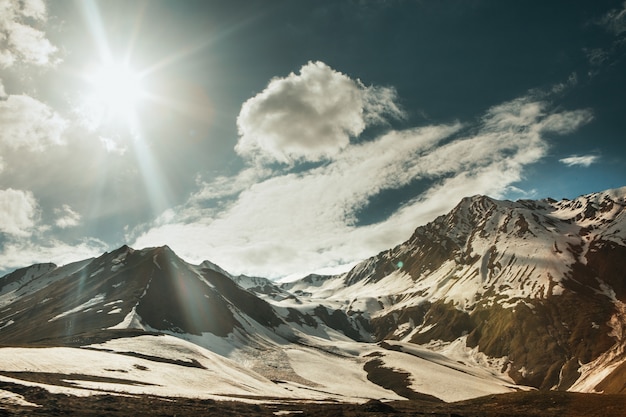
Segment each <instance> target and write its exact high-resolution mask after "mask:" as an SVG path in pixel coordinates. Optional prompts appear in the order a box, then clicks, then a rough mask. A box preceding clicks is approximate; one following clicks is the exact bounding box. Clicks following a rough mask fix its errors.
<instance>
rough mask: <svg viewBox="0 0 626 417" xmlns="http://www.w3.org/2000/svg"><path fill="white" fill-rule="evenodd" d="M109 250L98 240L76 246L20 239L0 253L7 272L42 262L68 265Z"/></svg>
mask: <svg viewBox="0 0 626 417" xmlns="http://www.w3.org/2000/svg"><path fill="white" fill-rule="evenodd" d="M108 249H109V248H108V246H107V245H106V244H105V243H104V242H102V241H100V240H98V239H84V240H81V241H80V242H77V243H76V244H68V243H65V242H61V241H58V240H55V239H47V240H46V242H45V243H42V242H33V241H30V240H26V239H18V240H16V241H12V242H9V243H7V244H5V245H4V246H3V248H2V251H1V252H0V265H2V268H4V269H5V270H10V269H13V268H21V267H24V266H26V265H32V264H34V263H41V262H53V263H55V264H57V265H66V264H68V263H71V262H76V261H80V260H83V259H88V258H91V257H95V256H100V255H102V253H103V252H104V251H106V250H108Z"/></svg>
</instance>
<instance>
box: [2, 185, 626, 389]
mask: <svg viewBox="0 0 626 417" xmlns="http://www.w3.org/2000/svg"><path fill="white" fill-rule="evenodd" d="M625 207H626V187H622V188H619V189H615V190H607V191H605V192H600V193H593V194H588V195H585V196H580V197H578V198H577V199H574V200H561V201H556V200H552V199H544V200H537V201H533V200H518V201H516V202H512V201H499V200H495V199H492V198H489V197H486V196H473V197H466V198H463V199H462V200H461V201H460V202H459V204H458V205H457V206H456V207H455V208H453V209H452V210H451V211H450V212H449V213H447V214H444V215H442V216H439V217H437V218H436V219H435V220H433V221H432V222H430V223H428V224H426V225H423V226H420V227H418V228H416V229H415V231H414V233H413V234H412V236H411V237H410V238H409V239H408V240H407V241H406V242H404V243H402V244H400V245H397V246H396V247H394V248H391V249H388V250H386V251H382V252H381V253H379V254H378V255H375V256H372V257H370V258H368V259H366V260H364V261H362V262H361V263H359V264H357V265H356V266H355V267H354V268H352V269H351V270H350V271H348V272H346V273H344V274H340V275H335V276H321V275H314V274H313V275H309V276H307V277H304V278H302V279H300V280H297V281H294V282H290V283H283V284H279V283H277V282H273V281H271V280H268V279H265V278H261V277H247V276H233V275H231V274H229V273H228V272H227V271H225V270H223V269H222V268H221V267H219V266H218V265H216V264H214V263H212V262H210V261H205V262H203V263H201V264H199V265H192V264H189V263H187V262H185V261H184V260H182V259H181V258H179V257H178V256H177V255H176V254H175V253H174V251H172V250H171V248H169V247H168V246H161V247H155V248H145V249H139V250H136V249H133V248H130V247H128V246H127V245H123V246H122V247H120V248H118V249H116V250H114V251H111V252H106V253H104V254H103V255H101V256H99V257H96V258H90V259H87V260H84V261H79V262H75V263H72V264H68V265H65V266H56V265H54V264H38V265H33V266H31V267H27V268H22V269H19V270H16V271H14V272H12V273H10V274H7V275H5V276H4V277H2V278H0V345H1V346H7V347H8V346H11V347H14V346H26V347H28V346H50V347H54V346H69V347H76V348H79V349H85V348H89V349H100V348H99V347H97V346H101V345H103V344H104V345H111V344H112V343H114V341H115V340H119V341H120V343H122V341H125V342H124V343H129V344H132V343H135V342H132V343H131V341H137V343H138V341H139V340H145V339H141V337H142V335H143V336H155V335H167V336H168V337H174V339H175V340H184V341H185V342H190V343H193V344H194V345H196V346H198V349H208V351H209V352H212V353H206V354H205V356H207V357H208V356H210V355H212V354H218V355H220V356H223V357H225V358H231V359H234V360H236V361H239V362H241V361H243V363H248V364H249V366H248V369H249V371H250V372H252V373H251V374H250V375H251V376H253V378H256V379H257V380H263V381H264V382H263V383H262V384H261V385H259V386H258V387H257V388H255V389H254V390H252V391H251V392H270V391H271V392H272V393H273V394H272V395H276V389H275V387H274V388H271V389H270V388H268V387H270V386H272V383H271V382H268V379H269V380H276V381H278V380H281V381H288V382H286V384H287V385H285V387H288V388H289V389H288V390H287V391H289V390H291V391H289V395H292V394H293V395H295V394H294V392H297V393H298V395H303V396H305V397H306V396H310V395H313V394H312V391H310V390H309V389H308V388H306V389H304V388H302V387H306V386H309V385H310V384H313V385H311V386H317V385H319V386H325V387H326V388H325V389H326V390H327V391H328V392H333V393H334V394H333V395H339V396H341V395H347V394H346V392H347V388H346V387H342V386H341V385H340V382H339V381H336V382H335V383H334V385H332V386H330V385H329V382H328V381H327V379H328V377H326V378H321V379H320V377H319V375H318V374H316V373H313V372H312V370H311V369H308V368H305V367H303V365H302V363H312V362H311V361H312V360H314V358H317V359H316V360H322V359H323V360H324V361H326V362H327V363H328V364H334V367H335V368H336V369H344V368H342V367H345V371H342V372H345V374H344V375H346V378H348V376H347V375H356V374H354V372H356V370H357V369H358V372H357V374H358V375H361V376H360V377H358V378H357V379H356V380H354V384H355V385H354V386H359V387H361V388H362V389H363V390H365V391H366V392H370V393H372V395H374V394H373V393H374V392H378V394H376V395H381V392H383V391H384V392H387V395H388V396H389V398H393V397H394V395H395V396H397V395H400V396H403V395H408V394H406V393H407V392H409V391H411V390H412V391H416V392H419V393H421V394H428V395H433V396H435V397H438V398H442V399H445V400H449V399H453V398H472V396H475V395H477V393H482V394H485V393H490V392H502V391H501V390H512V389H520V388H514V387H522V386H528V387H534V388H537V389H543V390H548V389H556V390H575V391H584V392H593V391H604V392H622V393H626V365H624V364H626V353H625V351H626V304H625V303H626V280H625V279H624V273H625V272H626V256H624V255H626V214H624V213H625V211H626V210H624V208H625ZM150 340H151V341H153V342H154V343H157V344H158V343H162V342H159V340H161V341H162V340H164V339H158V338H156V339H150ZM168 340H170V339H168ZM171 343H178V342H171ZM133 346H141V347H140V348H137V347H135V348H133V349H144V350H145V349H147V348H146V345H145V343H144V342H142V343H141V344H139V345H137V344H135V345H133ZM176 349H182V347H180V348H176ZM185 349H187V348H185ZM148 350H149V349H148ZM135 353H136V355H139V357H148V358H150V357H155V354H154V353H150V354H148V353H140V352H139V353H137V352H135ZM333 358H334V359H333ZM372 358H374V359H372ZM194 360H197V361H200V359H194ZM303 361H304V362H303ZM334 361H339V362H334ZM226 363H228V362H226ZM364 363H365V364H369V365H368V366H367V367H364V365H363V364H364ZM418 364H419V365H418ZM455 364H456V365H455ZM16 366H17V365H16ZM42 366H43V365H42ZM46 366H47V365H46ZM142 366H146V365H142ZM223 366H226V367H228V366H231V365H227V364H226V365H223ZM233 366H234V365H233ZM329 366H330V365H329ZM433 366H435V367H436V368H433V369H437V372H439V373H437V372H433V373H432V375H429V376H425V375H424V373H423V369H430V368H428V367H433ZM444 368H445V369H447V370H446V371H444ZM237 369H239V368H237ZM325 369H326V368H325ZM376 369H388V370H394V369H395V370H396V371H385V372H392V373H393V372H399V371H398V370H402V369H404V370H405V371H406V372H407V375H409V377H408V379H404V377H402V378H400V376H398V378H400V379H401V380H403V381H404V382H403V384H406V387H407V389H408V390H409V391H407V390H406V389H401V390H399V391H396V392H395V393H394V390H393V389H392V390H389V389H388V388H384V389H383V388H381V387H380V386H378V385H376V384H377V383H376V382H372V380H373V381H378V380H377V379H376V377H375V376H373V375H375V374H376V372H378V371H376ZM451 370H453V371H451ZM94 372H95V371H94ZM99 372H102V373H104V374H106V373H107V372H110V371H107V370H106V369H105V368H103V369H102V370H100V371H99ZM233 372H235V373H237V375H239V373H240V370H237V371H233ZM329 372H332V371H330V368H329ZM448 372H452V374H448ZM444 374H445V375H448V377H447V378H448V379H449V378H453V381H452V382H450V381H449V382H447V383H448V384H452V385H454V386H456V387H457V389H458V390H459V392H462V393H463V394H459V395H465V396H461V397H454V396H452V397H451V396H450V395H451V394H450V393H449V392H448V391H446V390H442V388H441V387H439V386H436V384H435V383H434V382H433V381H435V380H437V378H439V377H438V376H437V375H444ZM398 375H400V374H398ZM463 375H465V376H463ZM468 375H469V376H468ZM365 376H367V378H366V377H365ZM0 377H1V375H0ZM242 378H243V377H242ZM245 378H248V377H245ZM259 378H261V379H259ZM349 378H353V377H349ZM370 378H372V380H370ZM424 378H426V380H427V381H429V382H428V383H419V381H421V380H423V379H424ZM429 378H430V379H429ZM464 378H470V379H469V380H467V379H464ZM463 381H464V382H463ZM479 381H482V382H479ZM462 383H465V384H466V385H467V386H468V387H474V388H471V389H468V388H467V387H465V388H461V387H460V386H459V384H462ZM268 384H269V385H268ZM293 384H296V385H297V384H300V385H297V386H296V385H293ZM302 384H304V385H302ZM439 384H441V382H439ZM444 385H445V384H444ZM376 387H377V388H376ZM229 389H230V388H229ZM285 389H286V388H285ZM303 389H304V391H303ZM381 389H383V391H380V390H381ZM268 390H269V391H268ZM385 390H387V391H385ZM287 391H281V390H278V392H283V393H284V394H285V395H287ZM350 392H351V394H350V395H355V394H354V392H352V391H350ZM342 393H343V394H342ZM398 393H401V394H398ZM315 395H317V394H315Z"/></svg>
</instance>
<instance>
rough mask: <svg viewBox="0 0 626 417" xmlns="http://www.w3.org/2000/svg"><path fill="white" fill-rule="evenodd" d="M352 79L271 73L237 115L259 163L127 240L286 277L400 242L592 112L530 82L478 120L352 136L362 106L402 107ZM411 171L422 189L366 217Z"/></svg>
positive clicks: (204, 185) (242, 142)
mask: <svg viewBox="0 0 626 417" xmlns="http://www.w3.org/2000/svg"><path fill="white" fill-rule="evenodd" d="M359 85H360V84H359V82H357V81H354V80H351V79H349V78H348V77H347V76H346V75H343V74H341V73H339V72H337V71H334V70H332V69H331V68H330V67H328V66H327V65H325V64H322V63H310V64H308V65H306V66H305V67H303V69H302V70H301V72H300V75H294V74H290V75H289V76H287V77H285V78H277V79H274V80H272V81H271V82H270V84H269V86H268V88H267V89H266V90H264V91H263V92H262V93H260V94H259V95H257V96H255V97H253V99H251V100H249V101H248V102H246V103H245V104H244V105H243V106H242V110H241V114H240V116H239V119H238V121H239V127H240V133H241V137H240V139H239V142H238V144H237V151H238V152H239V153H240V154H242V155H243V156H244V157H246V158H247V159H248V160H249V161H254V163H253V164H252V162H251V164H252V165H250V166H248V167H247V168H246V169H245V170H243V171H242V172H241V173H240V174H238V175H235V176H233V177H224V176H222V177H218V178H216V179H215V180H214V181H207V182H201V183H200V184H201V189H200V190H198V192H197V193H195V194H194V195H193V196H192V197H191V198H190V199H189V201H188V202H187V203H186V204H184V205H183V206H181V207H178V208H176V209H175V210H171V211H168V212H167V213H165V214H164V215H163V216H161V218H159V219H158V220H157V221H156V222H154V223H153V224H151V225H148V226H147V227H144V228H141V229H137V230H135V231H134V232H133V233H131V234H129V236H128V238H129V240H130V241H131V242H132V241H134V243H133V245H134V246H137V247H144V246H154V245H162V244H168V245H169V246H170V247H172V248H173V249H174V250H175V251H176V252H177V253H179V254H180V255H181V256H183V257H184V258H186V259H188V260H190V261H192V262H200V261H202V260H203V259H205V258H208V259H210V260H212V261H214V262H216V263H218V264H220V265H221V266H222V267H224V268H225V269H226V270H228V271H231V272H233V273H236V274H237V273H244V274H251V275H262V276H268V277H283V276H288V275H293V274H296V275H297V274H304V273H306V272H311V271H313V270H316V269H320V268H324V267H335V266H338V265H342V264H350V263H352V262H355V261H358V260H360V259H363V258H365V257H368V256H371V255H373V254H375V253H377V252H378V251H380V250H384V249H387V248H389V247H392V246H394V245H396V244H398V243H401V242H402V241H403V240H405V239H407V238H408V237H409V236H410V235H411V233H412V232H413V230H414V229H415V227H417V226H419V225H421V224H424V223H426V222H427V221H430V220H432V219H433V218H434V217H436V216H437V215H440V214H443V213H445V212H447V211H448V210H450V209H451V208H452V207H453V206H455V205H456V204H457V203H458V201H459V200H460V199H461V198H462V197H464V196H466V195H472V194H479V193H480V194H489V195H492V196H494V197H501V196H503V195H504V194H505V193H506V192H507V191H509V190H510V188H511V187H512V184H514V183H515V182H517V181H519V180H521V179H522V177H523V172H524V168H525V167H526V166H527V165H529V164H532V163H535V162H537V161H539V160H540V159H541V158H543V157H544V156H545V155H546V154H547V151H548V149H549V142H548V140H547V139H546V136H547V135H548V134H567V133H571V132H572V131H574V130H576V129H577V128H578V127H580V126H581V125H584V124H585V123H588V122H589V121H590V120H591V119H592V114H591V112H589V111H588V110H574V111H553V110H552V109H551V108H550V106H549V104H548V103H546V102H545V101H542V99H541V98H540V97H538V96H537V95H533V94H530V93H529V94H528V95H527V96H524V97H520V98H517V99H515V100H511V101H509V102H506V103H502V104H500V105H497V106H494V107H492V108H490V109H488V110H487V111H486V112H485V114H484V115H483V116H482V118H481V119H480V120H479V121H478V122H474V123H465V124H464V123H461V122H451V123H448V124H438V125H430V126H423V127H416V128H408V129H404V130H389V131H388V132H387V133H385V134H382V135H380V136H379V137H376V138H373V139H370V140H364V141H355V142H351V141H350V139H349V138H350V136H352V135H358V134H359V132H362V131H363V129H364V127H365V126H367V124H368V123H369V121H368V120H369V119H368V117H371V118H372V117H373V118H374V119H375V118H376V117H380V116H381V115H383V114H388V113H389V114H392V115H399V114H400V113H399V111H398V109H399V107H398V106H397V105H396V104H395V102H394V100H395V99H396V98H395V93H394V94H373V95H368V94H367V93H364V92H363V91H362V90H360V88H361V87H360V86H359ZM370 88H372V87H370ZM373 89H374V90H375V88H373ZM336 91H343V92H344V93H349V94H347V95H342V96H341V97H338V96H337V95H335V94H334V92H336ZM378 91H386V92H387V93H390V92H391V90H378ZM324 92H325V93H324ZM364 96H367V99H368V100H369V103H368V104H367V105H364V99H363V97H364ZM282 100H285V101H284V102H283V101H282ZM377 100H378V101H377ZM339 102H340V103H342V104H341V106H338V105H337V103H339ZM368 109H369V110H368ZM371 109H378V110H374V111H372V110H371ZM334 111H337V112H338V113H339V114H338V115H335V114H334ZM368 112H371V113H370V116H367V114H368ZM322 115H326V116H327V117H322ZM296 121H297V123H295V122H296ZM320 125H321V126H320ZM294 126H297V128H295V127H294ZM255 129H258V130H259V132H257V130H255ZM302 132H304V133H302ZM311 132H313V133H311ZM321 158H323V159H324V160H325V163H324V164H322V165H318V166H315V167H313V168H306V165H297V166H296V168H298V169H297V170H296V171H294V170H293V169H292V168H293V167H292V166H291V165H290V166H287V167H285V168H284V169H270V168H269V166H271V163H272V162H275V161H280V162H289V163H290V164H297V162H299V161H317V160H320V159H321ZM259 161H265V162H266V163H268V164H270V165H268V166H263V165H262V164H259ZM416 183H420V184H424V185H423V187H422V189H423V190H422V192H421V193H417V194H413V195H409V196H407V197H406V198H405V201H404V202H403V203H402V205H401V206H399V207H397V209H396V210H395V211H394V212H392V213H389V214H388V215H387V217H385V218H383V219H381V220H378V221H376V222H369V223H368V222H364V221H363V220H364V219H363V213H365V212H367V209H368V206H369V205H370V204H371V202H372V201H374V200H375V199H376V198H380V196H381V193H383V192H385V191H388V190H398V191H401V190H403V189H404V187H409V186H411V185H415V184H416ZM224 189H226V190H228V191H227V192H224V193H220V191H219V190H224ZM216 202H217V203H216Z"/></svg>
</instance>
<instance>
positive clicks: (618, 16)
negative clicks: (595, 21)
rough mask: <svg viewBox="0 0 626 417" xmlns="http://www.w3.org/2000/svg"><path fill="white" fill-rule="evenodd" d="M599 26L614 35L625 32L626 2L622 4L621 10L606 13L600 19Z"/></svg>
mask: <svg viewBox="0 0 626 417" xmlns="http://www.w3.org/2000/svg"><path fill="white" fill-rule="evenodd" d="M600 24H601V25H603V26H605V27H606V28H607V30H609V31H610V32H612V33H613V34H615V35H621V34H622V33H624V32H626V2H624V3H623V4H622V7H621V8H617V9H612V10H610V11H609V12H607V13H606V14H605V15H604V16H603V17H602V19H600Z"/></svg>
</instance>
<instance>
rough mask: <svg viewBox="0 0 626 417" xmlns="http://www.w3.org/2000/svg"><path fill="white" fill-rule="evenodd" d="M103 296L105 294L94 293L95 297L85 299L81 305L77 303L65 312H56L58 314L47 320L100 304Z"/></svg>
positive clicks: (56, 318)
mask: <svg viewBox="0 0 626 417" xmlns="http://www.w3.org/2000/svg"><path fill="white" fill-rule="evenodd" d="M105 296H106V294H98V295H96V296H95V297H93V298H92V299H91V300H88V301H86V302H84V303H82V304H81V305H79V306H77V307H74V308H73V309H71V310H68V311H66V312H64V313H61V314H58V315H56V316H54V317H52V318H51V319H50V320H48V321H49V322H51V321H55V320H58V319H60V318H63V317H66V316H69V315H70V314H74V313H78V312H79V311H83V310H87V309H89V308H90V307H93V306H95V305H98V304H100V303H101V302H102V301H104V297H105Z"/></svg>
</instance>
